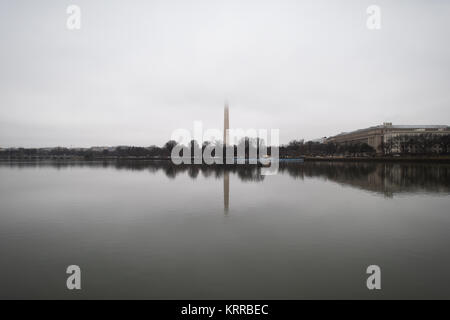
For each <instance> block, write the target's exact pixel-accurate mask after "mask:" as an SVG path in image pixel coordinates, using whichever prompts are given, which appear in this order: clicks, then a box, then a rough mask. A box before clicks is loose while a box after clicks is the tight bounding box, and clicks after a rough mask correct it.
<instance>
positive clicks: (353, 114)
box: [0, 0, 450, 147]
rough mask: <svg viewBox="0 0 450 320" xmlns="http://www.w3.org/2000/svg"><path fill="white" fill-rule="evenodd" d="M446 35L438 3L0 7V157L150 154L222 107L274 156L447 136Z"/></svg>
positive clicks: (446, 17) (213, 119)
mask: <svg viewBox="0 0 450 320" xmlns="http://www.w3.org/2000/svg"><path fill="white" fill-rule="evenodd" d="M70 4H76V5H78V6H79V7H80V8H81V29H80V30H73V31H70V30H68V29H67V27H66V20H67V17H68V14H67V13H66V8H67V6H69V5H70ZM371 4H377V5H379V6H380V8H381V29H380V30H369V29H368V28H367V27H366V20H367V17H368V15H367V13H366V9H367V7H368V6H369V5H371ZM449 31H450V1H444V0H442V1H437V0H436V1H433V0H431V1H430V0H423V1H413V0H408V1H389V0H388V1H378V0H371V1H364V0H359V1H335V0H313V1H300V0H293V1H287V0H276V1H275V0H273V1H262V0H255V1H247V0H236V1H235V0H220V1H216V0H204V1H193V0H180V1H173V0H161V1H151V0H150V1H133V0H130V1H123V0H117V1H111V0H104V1H103V0H71V1H61V0H58V1H57V0H54V1H45V0H40V1H36V0H30V1H20V0H14V1H13V0H10V1H6V0H1V2H0V39H1V50H0V147H12V146H23V147H45V146H74V147H75V146H80V147H86V146H98V145H139V146H149V145H152V144H157V145H161V144H163V143H164V142H165V141H167V140H169V139H170V136H171V134H172V132H173V131H174V130H175V129H177V128H186V129H191V128H192V125H193V121H194V120H201V121H203V123H204V125H205V127H208V128H222V125H223V104H224V101H225V100H228V101H229V104H230V126H231V127H234V128H244V129H245V128H267V129H271V128H278V129H280V137H281V143H286V142H288V141H289V140H291V139H298V138H305V139H314V138H319V137H323V136H330V135H334V134H337V133H339V132H341V131H349V130H353V129H358V128H364V127H367V126H371V125H377V124H381V123H382V122H384V121H390V122H393V123H394V124H450V41H449V39H450V32H449Z"/></svg>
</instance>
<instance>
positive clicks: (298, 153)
mask: <svg viewBox="0 0 450 320" xmlns="http://www.w3.org/2000/svg"><path fill="white" fill-rule="evenodd" d="M176 145H177V142H176V141H174V140H169V141H167V142H166V143H165V144H164V145H163V146H160V147H159V146H150V147H135V146H121V147H115V148H104V149H101V148H86V149H79V148H78V149H77V148H63V147H58V148H14V149H0V158H2V159H5V158H66V157H68V158H81V159H88V160H89V159H96V158H127V157H133V158H162V159H169V158H170V156H171V154H172V150H173V148H174V147H175V146H176ZM210 145H213V146H218V148H222V154H223V155H225V154H226V149H225V147H224V146H223V145H222V144H221V141H216V142H211V141H205V142H203V143H202V145H201V146H200V144H199V143H198V142H197V141H195V140H192V141H191V142H190V143H189V145H188V146H189V147H190V148H189V149H188V150H189V152H190V154H183V156H191V157H194V156H195V149H197V150H200V149H201V153H202V154H203V152H204V151H205V149H206V148H207V147H208V146H210ZM262 146H264V148H265V150H266V151H265V152H266V153H267V155H269V156H270V155H271V154H272V150H271V147H270V146H265V143H264V141H262V140H259V139H258V138H249V137H245V138H242V139H241V140H240V141H239V142H238V143H237V144H236V145H232V146H229V148H232V152H233V154H234V155H235V156H237V155H238V150H241V151H242V150H244V152H245V157H246V158H251V157H254V156H255V155H257V154H259V151H260V150H259V149H260V148H261V147H262ZM382 149H383V151H384V153H385V154H391V153H401V154H408V153H415V154H429V153H439V154H449V153H450V135H448V134H447V135H436V134H420V135H398V136H394V137H391V138H389V139H387V141H386V142H384V143H383V144H382ZM375 153H376V150H375V149H374V148H373V147H371V146H370V145H368V144H367V143H352V144H338V143H333V142H325V143H323V142H315V141H307V142H305V141H304V140H292V141H290V142H289V143H288V144H284V145H281V146H280V147H279V156H280V158H294V157H302V156H338V155H339V156H340V155H343V156H345V155H348V156H373V155H375ZM211 155H212V156H216V155H215V153H214V151H212V152H211Z"/></svg>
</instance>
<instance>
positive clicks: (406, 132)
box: [326, 122, 450, 154]
mask: <svg viewBox="0 0 450 320" xmlns="http://www.w3.org/2000/svg"><path fill="white" fill-rule="evenodd" d="M427 134H429V135H427ZM449 134H450V127H449V126H447V125H393V124H392V123H391V122H385V123H383V124H382V125H378V126H374V127H369V128H366V129H359V130H356V131H352V132H343V133H340V134H338V135H336V136H333V137H329V138H327V139H326V142H332V143H336V144H356V143H367V144H368V145H369V146H371V147H372V148H374V149H375V151H376V152H377V153H378V154H383V153H400V152H401V151H402V150H403V149H404V148H403V147H402V146H400V144H399V143H395V144H394V143H392V141H395V140H396V139H395V137H399V136H402V137H411V138H413V137H419V136H422V137H432V136H437V135H440V136H441V135H449ZM389 144H390V148H386V146H387V145H389ZM408 148H409V149H408V151H409V152H416V150H415V149H414V147H411V146H409V147H408ZM432 148H433V151H436V152H437V151H439V146H432Z"/></svg>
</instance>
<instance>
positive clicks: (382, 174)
mask: <svg viewBox="0 0 450 320" xmlns="http://www.w3.org/2000/svg"><path fill="white" fill-rule="evenodd" d="M0 166H10V167H17V168H22V167H42V166H51V167H54V168H57V169H62V168H68V167H101V168H110V167H111V168H115V169H118V170H133V171H148V172H152V173H156V172H163V173H164V174H165V175H166V176H167V177H168V178H171V179H174V178H176V177H177V176H178V175H180V174H182V175H188V176H189V177H190V178H192V179H197V178H198V176H199V175H200V174H201V175H202V176H203V177H205V178H209V177H214V178H216V179H222V178H224V176H225V174H228V175H231V174H234V175H236V176H237V177H238V178H239V179H240V180H241V181H249V182H260V181H263V180H264V176H263V175H261V168H259V167H257V166H254V165H212V166H208V165H174V164H173V163H172V162H170V161H129V160H127V161H92V162H89V161H36V162H0ZM279 171H280V172H279V173H280V174H287V175H289V176H290V177H292V178H295V179H304V178H305V177H306V178H317V177H318V178H323V179H326V180H331V181H335V182H338V183H341V184H344V185H349V186H352V187H356V188H359V189H364V190H370V191H374V192H379V193H383V194H385V195H386V196H392V195H393V194H394V193H399V192H435V193H449V192H450V165H449V164H438V163H428V164H427V163H378V162H376V163H375V162H324V161H320V162H306V163H283V162H280V168H279Z"/></svg>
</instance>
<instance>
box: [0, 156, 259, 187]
mask: <svg viewBox="0 0 450 320" xmlns="http://www.w3.org/2000/svg"><path fill="white" fill-rule="evenodd" d="M5 165H6V166H9V167H16V168H29V167H53V168H57V169H64V168H70V167H79V168H115V169H118V170H132V171H149V172H152V173H156V172H160V171H161V172H164V174H165V175H166V176H167V177H168V178H171V179H174V178H176V177H177V176H178V175H181V174H187V175H188V176H189V177H190V178H192V179H197V178H198V176H199V174H202V175H203V176H204V177H206V178H208V177H214V178H216V179H222V177H223V176H224V174H225V172H226V173H228V174H235V175H237V176H238V177H239V179H240V180H242V181H251V182H258V181H263V180H264V176H263V175H261V168H259V167H257V166H255V165H236V164H235V165H205V164H202V165H184V164H181V165H175V164H173V163H172V162H171V161H166V160H162V161H155V160H153V161H139V160H138V161H132V160H125V161H30V162H14V161H12V162H0V166H5Z"/></svg>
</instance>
